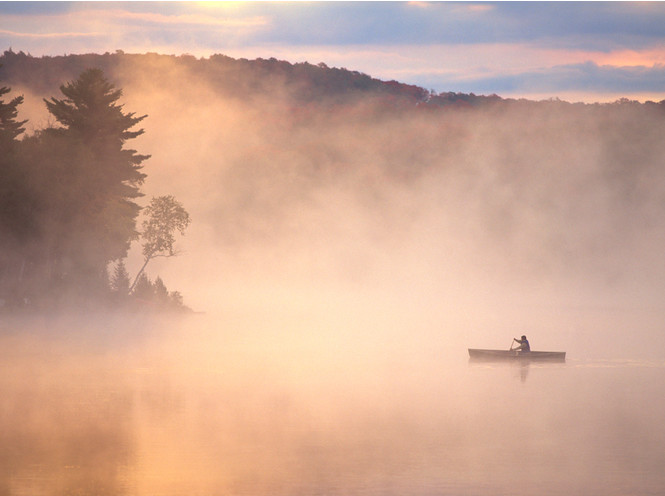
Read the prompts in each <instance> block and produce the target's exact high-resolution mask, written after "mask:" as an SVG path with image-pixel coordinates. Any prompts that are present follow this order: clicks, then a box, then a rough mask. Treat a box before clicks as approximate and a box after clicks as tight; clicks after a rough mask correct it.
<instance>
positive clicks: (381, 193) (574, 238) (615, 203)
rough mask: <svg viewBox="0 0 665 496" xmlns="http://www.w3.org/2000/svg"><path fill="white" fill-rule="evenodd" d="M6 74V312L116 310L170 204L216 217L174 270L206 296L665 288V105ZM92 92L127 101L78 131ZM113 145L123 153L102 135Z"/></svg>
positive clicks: (181, 77) (360, 79)
mask: <svg viewBox="0 0 665 496" xmlns="http://www.w3.org/2000/svg"><path fill="white" fill-rule="evenodd" d="M0 64H2V67H0V82H1V83H2V85H3V86H4V87H6V90H7V91H6V92H4V93H3V95H2V98H3V100H2V126H3V128H2V133H3V141H2V146H3V154H2V160H3V167H2V172H1V174H2V176H3V177H2V181H1V182H0V184H1V186H0V188H2V210H1V222H2V224H1V229H2V241H1V242H0V243H1V245H0V248H1V250H2V256H1V258H0V292H1V293H0V298H3V299H4V300H6V301H28V300H30V301H38V300H43V301H46V300H48V301H49V302H51V304H56V303H53V302H54V301H56V300H57V301H59V300H60V299H62V298H65V296H66V298H82V297H83V296H85V297H89V296H90V295H91V294H97V295H99V294H104V293H105V292H107V291H108V290H109V289H108V288H109V285H110V286H113V284H112V282H113V281H112V280H113V276H114V271H116V275H117V273H120V276H122V277H120V276H117V277H120V278H121V279H123V280H126V279H127V276H126V275H123V274H122V271H123V270H124V266H123V265H122V264H121V263H120V262H122V260H123V259H124V257H126V256H127V254H128V252H129V251H130V245H131V244H132V242H134V241H138V240H137V237H138V232H139V231H140V230H141V229H140V226H139V225H138V219H139V215H140V211H141V209H142V208H143V207H145V205H146V203H147V196H149V194H150V193H157V194H159V195H163V194H165V193H168V194H173V195H174V196H175V197H176V198H178V199H179V200H182V201H183V204H184V205H186V206H188V210H190V211H191V213H192V218H193V219H194V220H195V222H194V223H193V224H192V235H191V237H190V236H189V235H188V239H189V245H188V246H189V248H188V254H187V255H185V256H183V257H181V258H187V259H189V260H190V261H191V262H189V264H188V265H187V267H186V268H184V266H183V268H181V269H177V270H175V272H173V274H174V277H181V278H182V279H178V281H180V280H185V279H186V280H187V281H188V282H186V283H185V284H186V285H187V286H188V288H187V290H186V291H185V294H187V291H189V290H191V291H200V292H204V291H205V285H204V284H203V282H205V281H208V282H209V280H221V279H224V278H226V277H228V275H229V274H230V273H234V274H235V273H241V274H243V275H246V274H248V273H254V274H256V273H260V274H262V275H265V274H272V273H273V272H274V271H276V270H278V271H281V272H288V273H289V274H290V276H289V277H298V278H301V279H308V278H317V280H324V279H331V278H332V279H344V280H350V281H353V282H354V283H359V284H360V283H367V282H368V281H374V282H376V281H378V280H381V278H382V277H384V276H385V275H386V274H387V273H391V274H392V272H391V271H394V270H396V268H400V269H399V270H400V271H404V272H405V273H408V275H406V276H404V275H403V276H402V277H406V278H409V277H414V276H413V275H414V274H421V275H423V274H426V276H427V277H432V278H438V279H441V280H443V279H445V280H446V281H448V283H450V284H453V285H454V284H458V283H459V282H460V281H464V280H471V279H473V278H471V277H470V275H471V274H475V275H478V273H481V274H482V277H495V276H496V277H502V276H501V275H500V274H504V275H505V274H510V276H509V277H510V278H512V279H520V280H522V279H529V278H533V277H535V278H542V277H548V278H561V277H567V276H573V277H582V278H585V280H598V281H603V283H604V284H605V283H606V284H618V283H619V282H620V281H624V280H633V281H635V280H637V279H638V278H641V277H646V278H647V279H649V281H650V284H651V283H654V284H656V283H657V281H658V280H659V274H665V262H664V261H663V259H662V257H661V255H660V254H661V253H662V250H663V249H665V227H664V224H665V223H663V222H662V219H663V216H664V215H665V177H664V172H665V169H664V168H665V140H664V139H663V137H664V132H665V100H664V101H661V102H647V103H643V104H642V103H638V102H632V101H628V100H620V101H617V102H615V103H612V104H581V103H569V102H563V101H558V100H548V101H542V102H534V101H527V100H514V99H504V98H501V97H499V96H496V95H486V96H478V95H465V94H460V93H456V92H454V91H451V92H449V93H442V94H436V93H433V92H432V91H429V90H426V89H424V88H418V87H414V86H410V85H405V84H400V83H398V82H395V81H389V82H386V81H380V80H378V79H375V78H372V77H370V76H368V75H365V74H361V73H358V72H356V71H352V70H347V69H336V68H329V67H327V66H326V65H325V64H323V63H320V64H318V65H313V64H309V63H299V64H291V63H289V62H284V61H278V60H275V59H269V60H262V59H258V60H251V61H250V60H244V59H240V60H235V59H232V58H229V57H226V56H223V55H215V56H212V57H209V58H204V59H197V58H194V57H192V56H170V55H158V54H145V55H131V54H124V53H122V52H116V53H114V54H103V55H95V54H89V55H69V56H62V57H39V58H37V57H31V56H29V55H25V54H23V53H21V52H19V53H15V52H11V51H9V52H5V54H4V56H2V57H0ZM91 70H92V71H93V72H92V73H91V72H89V71H91ZM95 71H99V72H95ZM85 74H88V76H84V75H85ZM90 74H97V77H98V80H99V81H106V83H104V84H109V85H112V87H111V86H107V87H106V90H105V91H102V92H101V94H103V95H105V97H104V99H103V100H104V102H103V105H102V107H103V108H105V109H106V110H105V112H106V111H108V113H103V114H96V113H94V112H92V113H90V114H89V115H85V116H84V119H83V121H81V122H77V121H75V120H72V119H71V118H70V117H71V116H70V115H69V114H68V112H69V110H71V109H72V108H73V107H76V98H74V95H72V94H69V95H68V94H67V93H65V97H66V98H64V100H67V98H69V100H68V101H66V102H65V103H58V102H62V101H63V93H62V90H61V85H65V86H64V88H70V89H72V88H73V87H77V86H76V85H77V84H81V82H82V80H81V78H84V77H89V76H90ZM77 81H78V83H77ZM72 84H73V85H74V86H72ZM67 85H69V86H67ZM116 90H121V93H117V92H116ZM452 90H454V89H452ZM21 95H22V96H23V97H24V99H23V100H21V98H20V96H21ZM111 97H112V98H111ZM22 109H26V110H29V111H28V112H27V113H28V114H30V115H29V117H25V116H24V114H23V112H22ZM68 109H69V110H68ZM40 112H41V113H40ZM81 115H82V114H81ZM35 116H37V117H35ZM146 116H147V117H146ZM26 119H27V122H24V121H25V120H26ZM100 119H101V120H100ZM105 120H106V121H107V124H108V125H107V124H103V122H104V121H105ZM139 124H140V129H139ZM98 126H101V128H100V129H105V131H103V132H102V134H103V135H104V138H103V140H102V141H103V142H104V143H103V144H102V143H101V142H97V141H95V140H97V138H89V137H87V135H86V134H85V133H87V132H88V131H90V130H92V129H97V128H98ZM24 130H27V131H24ZM143 130H144V131H145V132H142V131H143ZM95 132H96V131H95ZM134 143H136V144H134ZM134 148H136V150H134ZM91 171H95V172H91ZM63 185H66V187H62V188H60V186H63ZM53 191H59V192H58V194H54V193H53ZM142 195H146V197H145V198H144V197H143V196H142ZM190 206H191V208H190ZM65 233H67V235H65ZM212 260H215V264H211V263H210V262H211V261H212ZM82 262H85V263H82ZM197 264H198V265H197ZM74 274H76V275H75V276H74ZM204 274H205V275H204ZM294 274H296V275H294ZM393 275H394V274H393ZM29 276H30V277H29ZM391 277H393V276H392V275H391ZM109 278H110V279H111V280H109ZM617 281H619V282H617ZM93 282H94V284H93ZM160 284H161V285H162V286H163V283H161V282H160ZM173 284H176V285H179V284H180V282H176V281H174V283H173ZM116 286H117V284H116ZM92 287H94V288H97V289H95V290H94V291H92V290H91V288H92ZM65 289H66V290H65ZM116 289H117V288H116ZM153 289H154V288H153ZM160 291H161V293H162V294H164V293H166V294H167V295H168V292H166V290H165V289H161V290H160ZM55 295H57V297H56V296H55ZM63 295H65V296H63ZM173 297H174V298H175V299H176V300H178V299H181V297H180V295H179V293H178V294H175V295H173Z"/></svg>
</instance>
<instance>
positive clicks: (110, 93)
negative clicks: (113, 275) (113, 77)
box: [37, 69, 148, 291]
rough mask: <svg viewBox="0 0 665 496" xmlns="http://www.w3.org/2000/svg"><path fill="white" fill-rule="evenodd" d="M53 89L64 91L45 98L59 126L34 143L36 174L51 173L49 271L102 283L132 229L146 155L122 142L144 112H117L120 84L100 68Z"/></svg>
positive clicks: (72, 281) (69, 279) (74, 281)
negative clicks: (41, 168)
mask: <svg viewBox="0 0 665 496" xmlns="http://www.w3.org/2000/svg"><path fill="white" fill-rule="evenodd" d="M60 90H61V91H62V93H63V94H64V96H65V98H64V99H61V100H60V99H56V98H51V99H50V100H44V101H45V103H46V107H47V109H48V111H49V112H50V113H51V114H52V115H53V116H54V117H55V119H56V121H57V123H58V124H60V127H51V128H48V129H45V130H44V131H42V132H40V133H39V134H38V141H39V143H38V146H37V148H38V151H37V155H38V157H39V158H40V160H38V161H39V162H41V163H42V164H43V165H44V169H46V170H44V171H42V172H43V174H42V175H43V177H45V178H46V177H48V178H50V181H49V182H50V184H49V190H45V191H43V194H44V196H45V197H46V198H47V199H48V201H47V202H46V203H47V204H49V206H50V207H51V208H50V209H49V211H50V212H51V213H52V214H51V215H47V216H46V218H44V219H43V225H44V230H45V231H46V232H48V233H49V234H50V240H51V243H50V245H51V246H50V248H49V254H48V257H47V258H48V260H50V263H51V267H50V268H49V272H50V273H51V274H52V276H53V277H55V278H56V279H61V280H62V281H64V282H66V283H67V284H69V285H76V286H79V287H82V288H84V287H85V286H101V282H102V280H103V279H104V277H103V276H104V274H105V273H106V266H107V265H108V263H109V262H110V261H111V260H115V259H121V258H123V257H125V256H126V255H127V251H128V249H129V245H130V243H131V241H132V240H134V239H136V238H137V237H138V233H137V232H136V217H137V216H138V213H139V211H140V207H139V206H138V205H137V204H136V203H135V202H134V201H133V200H134V199H136V198H138V197H140V196H142V194H141V192H140V191H139V186H140V185H141V184H142V183H143V181H144V179H145V177H146V176H145V174H144V173H142V172H141V168H142V166H141V163H142V162H143V161H144V160H145V159H147V158H148V156H147V155H138V154H137V153H136V151H135V150H131V149H125V148H124V145H125V142H126V141H127V140H129V139H132V138H135V137H137V136H139V135H140V134H142V133H143V130H142V129H139V130H137V131H131V130H130V129H131V128H133V127H134V126H135V125H136V124H138V123H139V122H140V121H141V120H143V119H144V118H145V117H146V116H141V117H135V114H134V113H124V112H123V109H122V105H118V104H117V103H116V102H117V101H118V99H119V98H120V96H121V95H122V91H121V90H119V89H115V87H114V85H113V84H111V83H109V82H108V81H107V80H106V78H105V77H104V74H103V72H102V71H101V70H99V69H88V70H86V71H84V72H83V73H82V74H81V75H80V76H79V78H78V79H77V80H76V81H73V82H70V83H68V84H66V85H63V86H61V87H60ZM54 208H55V210H54ZM84 291H87V290H85V288H84Z"/></svg>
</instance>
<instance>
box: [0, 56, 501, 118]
mask: <svg viewBox="0 0 665 496" xmlns="http://www.w3.org/2000/svg"><path fill="white" fill-rule="evenodd" d="M0 64H2V67H0V80H1V81H3V84H6V85H9V86H18V87H22V88H28V89H30V90H31V91H34V92H35V93H38V94H49V95H50V94H54V93H57V91H58V88H59V87H60V85H61V84H63V82H65V81H70V80H73V79H75V78H76V77H77V76H78V75H79V74H80V73H81V72H82V71H83V70H85V69H87V68H90V67H96V68H100V69H102V70H103V71H104V73H105V74H106V75H107V76H108V77H109V78H110V79H112V80H113V81H115V82H116V83H117V84H118V85H119V86H121V87H122V86H124V85H125V83H126V78H127V74H128V72H127V69H128V67H131V68H132V73H133V77H149V78H150V79H152V80H154V81H155V82H157V83H158V82H159V81H160V79H162V78H168V73H167V71H166V68H167V67H169V68H170V69H169V70H171V69H172V68H175V69H176V70H187V71H190V74H192V75H194V76H196V77H197V78H200V80H201V81H206V82H208V83H210V84H212V85H214V87H215V88H216V89H217V90H218V91H220V92H223V93H225V94H227V95H228V96H233V97H238V98H243V99H244V98H251V97H252V96H253V95H255V94H257V92H258V93H269V92H270V91H271V90H274V89H275V88H277V87H279V88H286V90H287V94H286V95H285V96H286V97H288V98H290V99H292V100H293V101H294V102H298V103H303V104H306V103H312V102H318V103H324V104H325V103H340V102H341V101H348V100H349V99H355V98H366V97H375V98H383V99H386V100H390V101H391V102H393V103H396V104H403V105H409V106H411V105H423V104H427V105H430V106H445V105H453V106H460V105H461V106H475V105H483V104H488V103H497V102H501V101H504V99H502V98H501V97H499V96H497V95H490V96H479V95H475V94H473V93H470V94H465V93H455V92H445V93H439V94H436V93H434V92H433V91H430V90H426V89H424V88H421V87H419V86H415V85H410V84H405V83H400V82H398V81H394V80H393V81H382V80H380V79H377V78H373V77H371V76H369V75H367V74H363V73H361V72H358V71H353V70H348V69H345V68H334V67H328V66H327V65H326V64H324V63H319V64H317V65H314V64H310V63H308V62H303V63H290V62H286V61H282V60H277V59H275V58H270V59H262V58H258V59H255V60H247V59H242V58H241V59H234V58H232V57H228V56H226V55H220V54H215V55H212V56H210V57H208V58H200V59H198V58H196V57H194V56H192V55H179V56H176V55H160V54H157V53H146V54H127V53H124V52H122V51H121V50H118V51H116V52H115V53H108V52H107V53H104V54H101V55H100V54H94V53H91V54H80V55H75V54H71V55H62V56H53V57H51V56H44V57H33V56H31V55H29V54H25V53H24V52H22V51H20V52H14V51H12V50H7V51H5V52H4V54H3V55H2V56H0ZM162 71H163V72H162Z"/></svg>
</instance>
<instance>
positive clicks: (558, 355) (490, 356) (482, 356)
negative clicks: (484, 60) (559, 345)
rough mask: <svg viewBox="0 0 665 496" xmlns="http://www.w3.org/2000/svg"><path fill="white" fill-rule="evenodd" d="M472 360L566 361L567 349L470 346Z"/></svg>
mask: <svg viewBox="0 0 665 496" xmlns="http://www.w3.org/2000/svg"><path fill="white" fill-rule="evenodd" d="M469 357H470V358H471V359H472V360H486V361H491V362H493V361H503V360H549V361H554V362H564V361H565V360H566V352H565V351H516V350H476V349H473V348H469Z"/></svg>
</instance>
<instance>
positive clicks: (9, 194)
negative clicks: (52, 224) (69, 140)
mask: <svg viewBox="0 0 665 496" xmlns="http://www.w3.org/2000/svg"><path fill="white" fill-rule="evenodd" d="M10 91H11V89H10V88H8V87H6V86H2V87H0V298H2V299H3V300H7V299H9V300H14V299H18V298H19V297H20V295H19V294H18V293H20V292H21V291H22V289H21V286H22V283H23V274H24V272H25V265H26V258H25V253H24V252H23V250H22V245H23V244H24V243H25V241H26V239H27V238H28V236H29V230H30V227H31V225H32V222H31V217H30V206H31V204H32V197H31V194H30V191H29V190H28V188H27V178H26V173H25V172H26V171H25V170H24V168H23V167H22V166H21V163H20V157H19V156H18V153H17V152H18V150H17V149H18V146H19V142H18V141H17V138H18V136H19V135H20V134H21V133H23V131H24V128H23V125H24V124H25V123H26V122H27V121H19V120H17V116H18V106H19V105H20V104H21V103H23V97H22V96H17V97H15V98H12V99H11V100H9V101H8V102H5V100H4V99H3V98H2V97H3V96H4V95H6V94H7V93H9V92H10Z"/></svg>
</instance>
